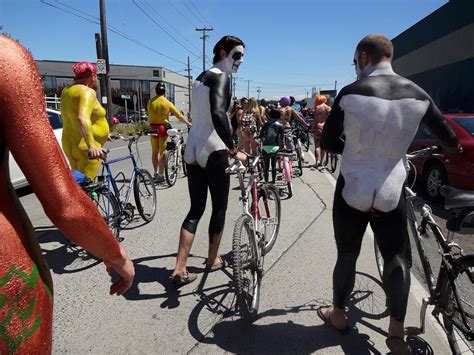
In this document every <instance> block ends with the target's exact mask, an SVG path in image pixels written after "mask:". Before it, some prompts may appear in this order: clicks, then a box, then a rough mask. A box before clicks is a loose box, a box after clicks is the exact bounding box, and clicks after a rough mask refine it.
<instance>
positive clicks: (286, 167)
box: [283, 157, 293, 198]
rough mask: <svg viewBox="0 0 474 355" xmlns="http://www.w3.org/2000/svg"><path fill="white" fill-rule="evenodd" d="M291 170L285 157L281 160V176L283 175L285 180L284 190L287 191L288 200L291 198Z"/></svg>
mask: <svg viewBox="0 0 474 355" xmlns="http://www.w3.org/2000/svg"><path fill="white" fill-rule="evenodd" d="M291 170H292V169H291V165H290V162H289V159H288V158H287V157H285V158H284V159H283V175H284V177H285V180H286V188H287V190H288V198H290V197H292V196H293V185H292V183H291V180H292V178H293V177H292V172H291Z"/></svg>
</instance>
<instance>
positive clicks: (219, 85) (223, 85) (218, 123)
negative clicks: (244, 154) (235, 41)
mask: <svg viewBox="0 0 474 355" xmlns="http://www.w3.org/2000/svg"><path fill="white" fill-rule="evenodd" d="M206 76H207V78H206V86H208V87H209V103H210V107H211V117H212V123H213V124H214V129H215V130H216V132H217V135H218V136H219V138H220V139H222V141H223V142H224V144H225V145H226V146H227V148H228V149H229V150H234V142H233V140H232V134H231V132H230V127H229V122H228V119H227V108H228V107H229V103H230V80H229V76H228V75H226V74H216V73H212V72H207V75H206Z"/></svg>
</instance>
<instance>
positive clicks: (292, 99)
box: [290, 96, 296, 106]
mask: <svg viewBox="0 0 474 355" xmlns="http://www.w3.org/2000/svg"><path fill="white" fill-rule="evenodd" d="M295 101H296V100H295V98H294V97H293V96H290V102H291V104H290V105H291V106H293V104H294V103H295Z"/></svg>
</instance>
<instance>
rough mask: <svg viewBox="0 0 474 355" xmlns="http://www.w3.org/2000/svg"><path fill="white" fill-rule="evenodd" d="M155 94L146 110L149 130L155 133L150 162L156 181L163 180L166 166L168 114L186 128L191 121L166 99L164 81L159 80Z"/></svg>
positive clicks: (151, 138) (152, 138) (151, 140)
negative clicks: (182, 123)
mask: <svg viewBox="0 0 474 355" xmlns="http://www.w3.org/2000/svg"><path fill="white" fill-rule="evenodd" d="M155 92H156V96H155V97H153V98H152V99H150V101H148V105H147V110H148V115H149V116H150V118H149V122H150V130H151V131H152V133H153V132H154V133H155V135H153V136H151V137H150V142H151V162H152V164H153V177H154V179H155V180H156V182H158V183H161V182H163V181H165V177H164V172H165V167H166V155H165V154H166V143H167V142H168V134H167V133H166V131H167V130H168V129H170V128H171V125H170V123H169V114H170V113H172V114H173V115H174V116H175V117H176V118H177V119H178V120H180V121H181V122H184V123H185V124H186V126H188V128H190V127H191V123H190V122H189V121H188V119H187V118H186V117H185V116H184V115H183V114H182V113H181V112H180V111H179V110H178V109H177V108H176V107H175V106H174V105H173V103H172V102H170V101H169V100H167V99H166V97H165V94H166V86H165V83H164V82H162V81H159V82H158V83H157V84H156V87H155Z"/></svg>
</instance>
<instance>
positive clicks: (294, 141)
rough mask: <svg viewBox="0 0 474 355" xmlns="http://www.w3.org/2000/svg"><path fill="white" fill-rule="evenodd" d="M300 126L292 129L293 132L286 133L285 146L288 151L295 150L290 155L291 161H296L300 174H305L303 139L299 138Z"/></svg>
mask: <svg viewBox="0 0 474 355" xmlns="http://www.w3.org/2000/svg"><path fill="white" fill-rule="evenodd" d="M298 132H299V131H298V128H295V129H293V130H291V133H285V146H286V149H287V151H291V152H293V154H292V156H291V157H290V159H291V161H295V162H296V163H297V166H298V176H302V175H303V162H304V154H303V149H302V145H301V141H300V139H299V138H298V134H299V133H298Z"/></svg>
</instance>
